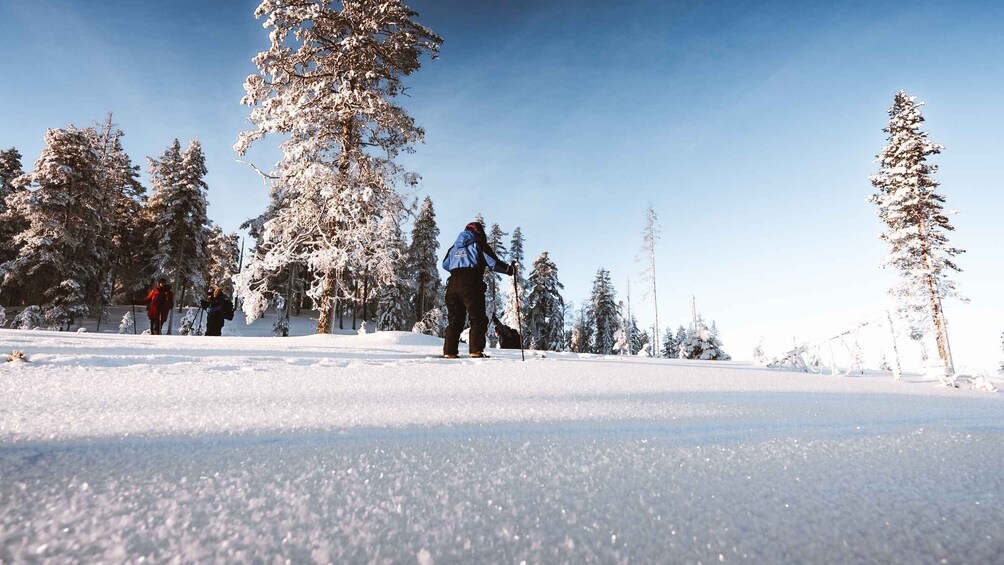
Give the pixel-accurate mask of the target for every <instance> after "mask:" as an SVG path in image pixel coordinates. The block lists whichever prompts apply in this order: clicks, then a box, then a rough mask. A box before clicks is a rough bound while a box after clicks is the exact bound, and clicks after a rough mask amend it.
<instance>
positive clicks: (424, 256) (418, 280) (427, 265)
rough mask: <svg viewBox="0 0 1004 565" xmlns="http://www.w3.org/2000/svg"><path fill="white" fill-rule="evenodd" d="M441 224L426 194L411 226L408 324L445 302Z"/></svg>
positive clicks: (408, 255)
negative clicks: (409, 316) (440, 242)
mask: <svg viewBox="0 0 1004 565" xmlns="http://www.w3.org/2000/svg"><path fill="white" fill-rule="evenodd" d="M438 249H439V227H438V226H437V225H436V211H435V210H434V209H433V207H432V199H431V198H429V197H426V198H425V200H424V201H423V202H422V209H421V210H419V212H418V217H417V218H415V224H414V226H412V229H411V244H410V245H409V246H408V254H407V261H408V266H407V267H408V272H409V273H410V274H409V276H410V277H411V279H412V285H413V287H414V289H415V294H414V296H413V297H412V299H411V304H412V308H411V310H412V316H411V320H410V323H409V324H407V326H412V325H414V324H415V323H417V322H418V321H419V320H421V319H422V317H423V316H425V314H426V312H428V311H429V310H432V309H433V308H439V305H440V303H441V302H442V300H443V299H442V289H441V287H442V282H441V281H440V279H439V254H438V253H437V250H438Z"/></svg>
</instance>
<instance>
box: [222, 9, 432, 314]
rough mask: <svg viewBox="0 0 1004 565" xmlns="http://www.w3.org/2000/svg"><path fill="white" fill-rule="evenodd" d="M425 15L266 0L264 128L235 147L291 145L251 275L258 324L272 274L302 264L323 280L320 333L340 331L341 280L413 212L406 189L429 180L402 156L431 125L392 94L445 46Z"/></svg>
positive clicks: (316, 295)
mask: <svg viewBox="0 0 1004 565" xmlns="http://www.w3.org/2000/svg"><path fill="white" fill-rule="evenodd" d="M416 16H417V13H416V12H415V11H413V10H412V9H410V8H408V7H407V6H405V5H404V4H403V3H402V2H401V1H400V0H343V1H341V2H334V1H330V0H313V1H310V0H307V1H297V2H293V1H290V0H263V1H262V2H261V3H260V4H259V5H258V8H257V9H256V10H255V17H258V18H265V22H264V27H266V28H269V29H271V32H270V34H269V39H270V41H271V45H270V47H269V49H268V50H266V51H263V52H261V53H259V54H258V55H257V56H256V57H255V58H254V63H255V65H257V67H258V69H259V72H258V74H254V75H251V76H249V77H248V78H247V80H246V81H245V83H244V89H245V92H246V95H245V96H244V98H243V99H242V101H241V102H242V103H243V104H245V105H247V106H250V107H251V108H252V110H251V115H250V121H251V122H252V123H253V124H254V125H255V127H256V128H255V129H254V130H252V131H245V132H242V133H241V134H240V139H239V140H238V142H237V144H236V145H235V146H234V149H235V150H236V151H237V152H238V153H239V154H241V155H243V154H245V152H246V151H247V150H248V148H249V147H250V145H251V144H252V143H253V142H255V141H256V140H259V139H261V138H263V137H265V135H267V134H269V133H277V134H282V135H284V136H286V140H285V141H283V142H282V144H281V145H280V148H281V150H282V154H283V157H282V160H281V161H280V162H279V164H278V165H277V167H276V171H275V172H274V173H273V174H271V175H270V176H271V177H272V180H273V182H272V187H271V190H272V192H273V197H272V200H273V203H275V206H274V213H273V214H271V217H270V218H268V219H267V220H266V221H265V222H264V224H263V226H262V240H263V244H262V245H260V246H259V247H258V251H257V252H256V253H255V254H254V255H253V256H252V257H251V259H250V260H249V261H248V266H247V268H246V269H245V270H244V272H243V273H242V274H241V276H240V281H241V282H240V285H239V286H241V287H242V289H241V294H242V295H244V296H247V297H248V300H246V301H245V303H244V310H245V312H246V313H247V318H248V320H249V321H250V320H254V319H255V318H256V317H258V316H259V315H260V314H261V312H260V311H259V308H257V306H260V305H261V304H263V303H266V301H265V300H262V299H259V298H260V295H262V294H263V293H266V292H268V280H269V277H270V276H271V274H273V273H275V272H276V271H278V270H281V269H282V268H284V267H285V266H286V265H288V264H289V263H294V262H296V263H302V264H305V265H307V268H308V269H309V270H310V271H312V272H313V273H314V274H315V275H316V276H315V277H314V278H313V281H314V282H313V284H312V286H311V289H310V291H309V295H310V296H311V297H312V298H313V299H314V301H315V303H317V305H318V307H319V309H320V315H319V316H318V323H317V331H318V333H328V332H330V331H331V328H332V323H333V322H334V316H335V308H336V305H335V300H336V299H337V298H338V297H339V295H340V294H341V295H345V294H346V292H345V291H344V290H343V291H341V292H340V290H339V278H340V277H341V276H343V275H344V273H345V272H346V271H347V270H348V269H352V268H355V267H357V266H358V263H359V262H361V258H362V257H363V256H364V255H365V253H366V250H367V248H368V247H369V246H370V244H371V243H372V242H371V241H370V240H369V238H370V237H371V236H372V234H373V233H375V232H376V229H375V228H376V224H378V223H379V221H380V218H381V217H383V216H386V215H397V214H398V213H399V211H400V210H402V209H403V208H404V204H403V202H402V199H401V196H400V195H399V194H398V193H397V191H396V190H395V186H396V185H397V184H400V183H403V184H406V185H409V186H414V185H415V184H416V183H417V176H416V175H412V174H408V173H406V172H405V171H404V170H403V169H402V168H401V167H400V166H398V165H397V164H395V162H394V159H395V158H396V157H397V155H398V154H399V153H400V152H401V151H409V150H410V147H411V144H413V143H415V142H419V141H421V140H422V138H423V135H424V132H423V130H422V129H421V128H420V127H418V126H417V125H416V124H415V122H414V120H413V119H412V118H411V117H409V116H408V115H407V114H406V113H405V111H404V110H403V109H401V108H400V107H398V106H396V105H394V104H393V102H392V101H393V99H394V98H395V97H397V96H398V95H399V94H401V93H402V92H403V91H404V84H403V82H402V79H403V78H404V77H406V76H408V75H410V74H411V73H413V72H414V71H416V70H417V69H418V68H419V67H420V65H421V61H420V60H421V57H422V55H423V54H426V53H431V54H433V56H435V54H436V53H437V52H438V50H439V45H440V43H441V42H442V38H440V37H439V36H438V35H436V34H435V33H433V32H432V31H431V30H429V29H428V28H426V27H424V26H422V25H420V24H418V23H416V22H415V21H414V19H415V17H416Z"/></svg>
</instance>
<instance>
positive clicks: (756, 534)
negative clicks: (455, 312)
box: [0, 326, 1004, 563]
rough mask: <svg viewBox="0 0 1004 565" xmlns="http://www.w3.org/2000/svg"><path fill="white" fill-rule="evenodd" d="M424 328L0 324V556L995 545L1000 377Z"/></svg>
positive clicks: (708, 554) (642, 554)
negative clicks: (486, 351)
mask: <svg viewBox="0 0 1004 565" xmlns="http://www.w3.org/2000/svg"><path fill="white" fill-rule="evenodd" d="M240 327H242V326H237V328H240ZM441 343H442V342H441V341H440V340H438V339H435V338H430V337H428V336H422V335H417V334H409V333H392V332H388V333H375V334H367V335H333V336H311V337H299V338H249V337H223V338H204V337H176V336H162V337H157V336H130V335H125V336H120V335H104V334H102V335H97V334H88V333H84V334H67V333H54V332H26V331H8V330H0V351H6V350H9V349H24V350H25V351H26V352H27V353H28V355H29V358H30V359H31V360H30V361H29V362H28V363H7V364H3V365H0V562H23V561H27V562H32V561H39V562H41V561H44V562H69V561H75V562H81V561H86V562H98V561H101V562H123V561H129V562H137V561H140V560H141V559H144V560H146V561H152V562H169V561H172V560H177V561H179V562H235V561H261V562H273V561H285V560H290V561H292V562H307V563H310V562H313V563H328V562H334V563H345V562H353V563H355V562H395V563H398V562H400V563H415V562H419V563H435V562H439V563H451V562H471V563H485V562H513V563H519V562H522V561H526V562H527V563H533V562H548V563H618V562H660V563H662V562H704V563H707V562H759V563H763V562H841V563H935V562H940V561H942V560H946V561H948V562H962V563H993V562H996V560H998V559H999V556H1000V555H1001V554H1004V535H1002V533H1001V532H1002V529H1001V527H1000V524H1002V523H1004V500H1002V499H1004V475H1002V474H1001V473H1000V470H1001V468H1002V467H1001V464H1002V463H1004V442H1002V441H1001V438H1002V437H1004V404H1002V400H1004V398H1002V396H1001V395H1000V394H999V393H997V394H987V393H979V392H974V391H968V390H962V389H947V388H944V387H940V386H936V385H935V384H934V383H932V382H926V381H923V380H921V379H920V378H919V377H913V379H914V380H912V381H908V382H901V383H897V382H895V381H893V380H892V379H891V378H890V377H888V376H886V375H878V374H869V375H867V376H863V377H829V376H826V377H823V376H819V375H807V374H802V373H788V372H779V371H768V370H763V369H757V368H753V367H751V366H749V365H746V364H742V363H706V362H692V361H675V360H657V359H644V358H623V357H598V356H588V355H582V356H579V355H575V354H553V353H548V354H547V357H545V358H537V357H535V356H532V355H531V356H530V357H529V358H528V360H527V361H526V362H525V363H523V362H520V361H519V360H518V359H519V352H518V351H517V352H512V351H494V352H493V354H494V355H495V357H494V358H493V359H490V360H470V359H461V360H459V361H457V360H442V359H438V358H436V356H437V355H438V354H439V353H440V351H441ZM462 351H463V347H462Z"/></svg>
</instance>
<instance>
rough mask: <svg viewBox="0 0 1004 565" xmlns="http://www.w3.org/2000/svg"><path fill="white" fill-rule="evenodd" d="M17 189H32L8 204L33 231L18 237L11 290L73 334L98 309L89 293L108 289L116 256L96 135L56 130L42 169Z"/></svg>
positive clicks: (8, 267) (8, 268)
mask: <svg viewBox="0 0 1004 565" xmlns="http://www.w3.org/2000/svg"><path fill="white" fill-rule="evenodd" d="M14 184H15V185H16V186H30V189H29V190H25V191H19V192H15V193H14V194H12V195H11V196H9V197H8V198H7V204H8V206H9V210H8V214H9V213H10V212H11V210H17V211H19V212H22V213H23V217H24V219H25V221H26V224H27V225H26V227H25V229H24V230H22V231H21V232H20V233H18V234H17V235H15V236H14V238H13V242H14V246H15V247H16V248H17V255H16V256H15V257H14V258H13V259H11V260H9V261H7V262H6V263H5V264H4V265H3V271H4V275H5V276H4V281H5V284H10V283H12V282H13V283H15V284H18V285H20V287H21V288H22V289H24V290H25V293H26V295H25V296H24V298H26V299H27V301H29V302H37V303H40V304H41V306H42V311H43V314H44V316H45V319H46V323H48V324H52V325H57V326H59V327H61V328H67V329H68V328H69V327H70V326H71V325H72V324H73V323H74V322H75V321H76V320H78V319H79V318H81V317H83V316H86V315H87V314H88V313H89V312H90V310H91V308H92V307H93V306H95V304H94V302H93V298H94V297H93V295H92V296H89V291H92V290H93V289H95V288H98V286H99V285H100V281H101V276H102V273H103V268H104V266H105V265H107V261H108V256H109V251H110V249H109V247H110V246H109V241H108V238H107V233H108V231H109V230H110V229H111V227H112V210H113V203H112V200H111V198H110V194H109V193H108V192H107V191H105V190H104V186H103V184H102V178H101V156H100V153H99V151H98V150H97V148H96V147H95V146H94V143H93V136H92V131H91V130H84V129H77V128H75V127H73V126H72V125H71V126H69V127H67V128H65V129H50V130H48V131H47V132H46V134H45V147H44V148H43V149H42V153H41V155H40V156H39V158H38V160H37V161H36V162H35V168H34V170H33V171H32V172H30V173H28V174H25V175H22V176H21V177H18V178H17V179H16V180H15V181H14ZM89 299H90V300H89Z"/></svg>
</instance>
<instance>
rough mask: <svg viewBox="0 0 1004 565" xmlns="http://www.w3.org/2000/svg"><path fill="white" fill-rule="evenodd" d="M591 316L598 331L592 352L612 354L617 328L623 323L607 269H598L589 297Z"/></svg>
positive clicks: (593, 325)
mask: <svg viewBox="0 0 1004 565" xmlns="http://www.w3.org/2000/svg"><path fill="white" fill-rule="evenodd" d="M589 318H590V320H591V322H592V324H591V325H592V327H593V328H595V331H596V335H595V337H594V339H593V345H592V352H593V353H600V354H604V355H610V354H611V353H613V351H614V343H615V338H616V334H617V330H618V329H619V328H620V325H621V324H620V311H619V309H618V308H617V296H616V293H615V292H614V285H613V283H612V282H611V280H610V271H607V270H606V269H602V268H601V269H599V270H598V271H596V278H595V279H594V280H593V292H592V294H591V295H590V297H589Z"/></svg>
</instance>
